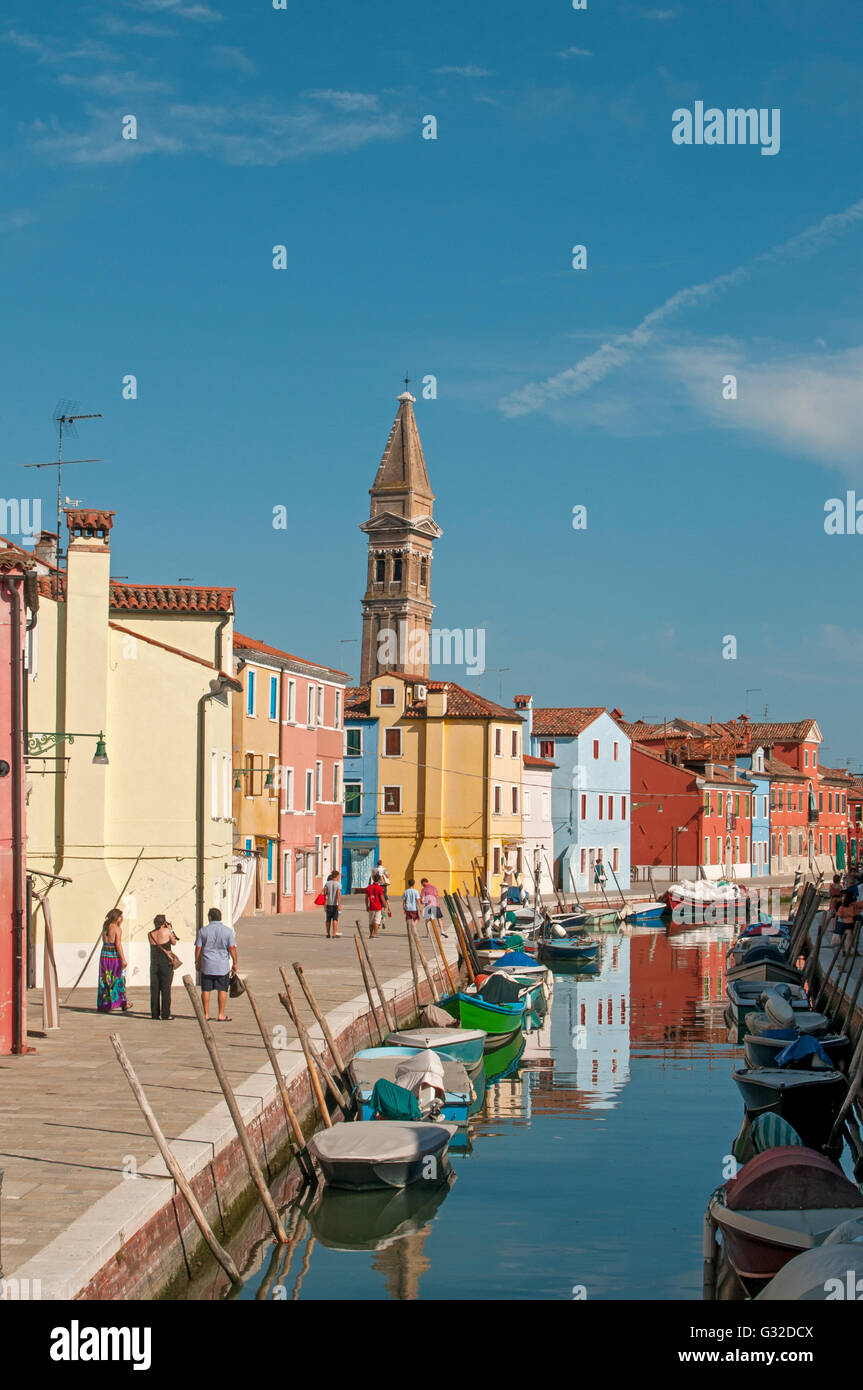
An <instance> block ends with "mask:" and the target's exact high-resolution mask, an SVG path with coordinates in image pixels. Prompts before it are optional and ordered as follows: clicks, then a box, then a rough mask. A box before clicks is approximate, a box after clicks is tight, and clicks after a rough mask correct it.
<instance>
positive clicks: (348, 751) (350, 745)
mask: <svg viewBox="0 0 863 1390" xmlns="http://www.w3.org/2000/svg"><path fill="white" fill-rule="evenodd" d="M362 755H363V731H362V729H345V757H347V758H361V757H362Z"/></svg>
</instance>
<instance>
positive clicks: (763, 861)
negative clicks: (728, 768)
mask: <svg viewBox="0 0 863 1390" xmlns="http://www.w3.org/2000/svg"><path fill="white" fill-rule="evenodd" d="M735 761H736V763H737V766H738V767H739V768H741V769H742V770H743V771H744V772H746V774H747V776H748V778H749V781H750V782H754V783H755V791H754V792H753V794H752V863H751V866H750V873H751V876H752V877H753V878H767V877H768V876H769V874H770V774H769V773H768V772H767V770H766V764H765V756H764V749H763V748H755V749H753V751H752V752H751V753H741V754H739V755H738V757H737V758H736V760H735Z"/></svg>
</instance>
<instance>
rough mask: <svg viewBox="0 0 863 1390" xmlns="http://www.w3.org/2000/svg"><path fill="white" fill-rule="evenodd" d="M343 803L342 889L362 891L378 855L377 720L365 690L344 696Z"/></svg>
mask: <svg viewBox="0 0 863 1390" xmlns="http://www.w3.org/2000/svg"><path fill="white" fill-rule="evenodd" d="M345 700H346V704H345V779H344V780H345V806H344V849H343V851H342V892H343V893H358V892H361V891H362V890H363V889H364V888H365V887H367V885H368V884H369V882H370V881H371V876H372V871H373V869H374V866H375V864H377V862H378V860H379V859H380V839H379V836H378V752H379V750H378V721H377V719H375V718H373V717H372V716H371V715H369V714H368V708H369V698H368V692H366V694H365V697H364V696H363V692H362V690H357V689H356V688H353V689H350V690H348V691H347V693H346V696H345Z"/></svg>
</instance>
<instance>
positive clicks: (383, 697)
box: [378, 685, 396, 705]
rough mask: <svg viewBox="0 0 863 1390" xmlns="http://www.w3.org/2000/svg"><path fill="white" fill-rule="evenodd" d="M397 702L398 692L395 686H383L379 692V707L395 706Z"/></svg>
mask: <svg viewBox="0 0 863 1390" xmlns="http://www.w3.org/2000/svg"><path fill="white" fill-rule="evenodd" d="M395 702H396V691H395V686H393V685H382V686H381V687H380V689H379V690H378V704H379V705H394V704H395Z"/></svg>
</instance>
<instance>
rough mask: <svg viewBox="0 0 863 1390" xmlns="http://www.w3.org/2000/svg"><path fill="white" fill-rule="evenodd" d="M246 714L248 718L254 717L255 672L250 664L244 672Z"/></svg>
mask: <svg viewBox="0 0 863 1390" xmlns="http://www.w3.org/2000/svg"><path fill="white" fill-rule="evenodd" d="M246 714H247V715H248V716H249V718H250V719H254V717H255V672H254V668H253V667H251V666H250V667H249V669H248V671H247V672H246Z"/></svg>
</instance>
